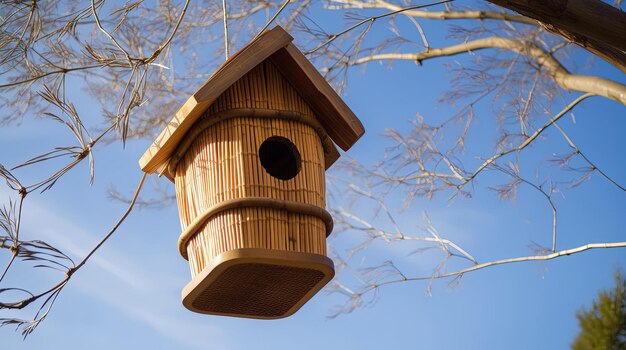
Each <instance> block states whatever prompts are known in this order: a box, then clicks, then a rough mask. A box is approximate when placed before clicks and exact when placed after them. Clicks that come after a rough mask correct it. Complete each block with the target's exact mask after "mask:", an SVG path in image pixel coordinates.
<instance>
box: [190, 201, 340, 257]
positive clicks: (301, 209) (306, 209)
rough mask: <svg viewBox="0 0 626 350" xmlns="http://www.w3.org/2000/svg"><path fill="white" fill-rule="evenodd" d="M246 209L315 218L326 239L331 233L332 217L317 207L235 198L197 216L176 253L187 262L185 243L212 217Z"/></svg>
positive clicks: (295, 203)
mask: <svg viewBox="0 0 626 350" xmlns="http://www.w3.org/2000/svg"><path fill="white" fill-rule="evenodd" d="M247 207H261V208H272V209H282V210H286V211H288V212H290V213H294V214H305V215H311V216H316V217H318V218H319V219H321V220H322V221H323V222H324V225H326V237H328V236H329V235H330V233H331V232H332V231H333V218H332V216H331V215H330V213H329V212H328V211H326V210H325V209H323V208H320V207H318V206H315V205H312V204H307V203H301V202H293V201H285V200H279V199H274V198H266V197H245V198H237V199H231V200H228V201H224V202H222V203H218V204H216V205H214V206H212V207H210V208H209V209H207V210H206V211H205V212H204V213H202V214H200V215H198V216H197V217H196V218H195V219H194V220H193V222H191V224H189V226H187V228H186V229H185V231H183V233H181V235H180V237H179V238H178V251H179V252H180V255H182V257H183V258H185V260H189V259H188V257H187V243H188V242H189V240H190V239H191V238H192V237H193V236H194V235H195V234H196V233H197V232H198V231H199V230H200V229H201V228H202V226H203V225H204V224H205V223H206V222H207V221H208V220H209V219H210V218H211V217H212V216H214V215H216V214H218V213H220V212H222V211H225V210H229V209H236V208H247Z"/></svg>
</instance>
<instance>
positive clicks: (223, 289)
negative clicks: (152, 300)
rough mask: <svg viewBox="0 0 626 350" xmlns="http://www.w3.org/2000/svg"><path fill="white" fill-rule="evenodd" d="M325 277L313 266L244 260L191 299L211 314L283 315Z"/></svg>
mask: <svg viewBox="0 0 626 350" xmlns="http://www.w3.org/2000/svg"><path fill="white" fill-rule="evenodd" d="M323 278H324V273H323V272H321V271H318V270H314V269H307V268H300V267H291V266H282V265H271V264H259V263H245V264H238V265H234V266H231V267H229V268H227V269H226V270H224V271H223V272H222V273H221V274H220V275H219V276H218V277H217V278H216V279H215V281H213V283H211V284H210V285H209V286H207V288H206V289H205V290H204V291H202V292H201V293H200V294H199V295H198V297H197V298H196V299H195V300H194V301H193V306H194V307H195V308H197V309H199V310H204V311H206V312H210V313H222V314H231V315H245V316H248V317H268V318H276V317H281V316H283V315H284V314H285V313H286V312H287V311H289V310H290V309H291V308H292V307H293V306H294V305H295V304H296V303H298V302H299V301H300V300H301V299H302V298H303V297H304V296H305V295H306V294H307V293H308V292H309V291H310V290H311V289H312V288H314V287H315V285H316V284H317V283H319V282H320V281H321V280H322V279H323Z"/></svg>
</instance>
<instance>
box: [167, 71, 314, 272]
mask: <svg viewBox="0 0 626 350" xmlns="http://www.w3.org/2000/svg"><path fill="white" fill-rule="evenodd" d="M238 108H262V109H273V110H282V111H292V112H298V113H301V114H304V115H307V116H310V117H311V118H314V115H313V112H312V111H311V109H310V108H309V107H308V106H307V104H306V103H305V102H304V100H303V99H302V98H301V97H300V96H299V95H298V93H297V92H296V91H295V90H294V89H293V87H291V86H290V85H289V83H288V82H287V81H285V80H284V79H283V78H282V76H281V75H280V73H279V72H278V70H277V69H276V67H274V66H273V64H272V63H271V62H270V61H265V62H264V63H263V64H261V65H259V66H258V67H256V68H255V69H253V70H252V71H250V72H249V73H248V74H247V75H245V76H244V77H242V78H241V79H240V80H239V81H237V82H236V83H235V84H234V85H232V86H231V87H230V88H229V89H228V90H227V91H226V92H224V94H222V95H221V96H220V97H219V98H218V100H217V101H216V102H215V103H214V104H213V105H212V106H211V107H210V108H209V110H207V112H206V113H205V115H204V116H203V117H202V118H211V115H214V114H215V113H219V112H222V111H226V110H231V109H238ZM272 136H282V137H285V138H287V139H289V140H290V141H291V142H293V143H294V144H295V145H296V147H297V149H298V151H299V153H300V156H301V169H300V172H299V173H298V175H296V176H295V177H294V178H292V179H290V180H286V181H284V180H279V179H277V178H275V177H273V176H271V175H270V174H268V173H267V172H266V171H265V169H264V168H263V167H262V165H261V162H260V160H259V154H258V150H259V147H260V145H261V144H262V143H263V141H265V140H266V139H268V138H269V137H272ZM324 170H325V167H324V153H323V148H322V144H321V141H320V138H319V136H318V134H317V133H316V131H315V130H314V129H313V128H312V127H311V126H309V125H307V124H305V123H301V122H298V121H293V120H285V119H271V118H251V117H246V116H245V115H242V116H241V117H237V118H232V119H227V120H224V121H221V122H219V123H217V124H214V125H212V126H210V127H208V128H207V129H206V130H204V131H203V132H202V133H201V134H200V135H199V136H198V137H197V138H196V140H195V141H194V142H193V144H192V145H191V147H190V148H189V149H188V150H187V152H186V153H185V155H184V156H183V158H182V159H181V160H180V162H179V163H178V166H177V168H176V181H175V182H176V197H177V200H178V208H179V213H180V217H181V224H182V227H183V230H184V229H185V228H186V227H187V226H188V225H189V224H190V223H191V222H192V221H193V220H194V219H195V218H196V216H198V215H200V214H202V213H203V212H205V211H206V210H207V209H208V208H210V207H211V206H213V205H215V204H218V203H221V202H223V201H226V200H231V199H238V198H245V197H269V198H274V199H279V200H286V201H295V202H302V203H308V204H312V205H315V206H318V207H321V208H324V207H325V183H324ZM238 248H265V249H278V250H287V251H297V252H306V253H315V254H321V255H326V229H325V225H324V222H323V221H322V220H321V219H319V218H317V217H315V216H310V215H304V214H295V213H289V212H287V211H285V210H281V209H271V208H262V207H248V208H236V209H229V210H226V211H222V212H220V213H218V214H216V215H215V216H213V217H212V218H210V219H209V220H208V221H207V223H206V225H205V226H204V227H203V228H202V229H201V230H200V231H198V233H197V234H196V235H195V236H194V237H192V238H191V239H190V240H189V243H188V245H187V255H188V258H189V263H190V267H191V272H192V276H193V277H195V276H196V275H197V274H199V273H200V272H201V271H202V269H203V268H204V267H205V266H206V265H207V264H208V263H209V262H210V260H211V259H212V258H214V257H215V256H217V255H219V254H220V253H223V252H225V251H228V250H232V249H238Z"/></svg>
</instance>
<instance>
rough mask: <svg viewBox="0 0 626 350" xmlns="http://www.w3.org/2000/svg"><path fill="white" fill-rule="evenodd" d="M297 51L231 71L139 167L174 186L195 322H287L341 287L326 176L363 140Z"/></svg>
mask: <svg viewBox="0 0 626 350" xmlns="http://www.w3.org/2000/svg"><path fill="white" fill-rule="evenodd" d="M292 39H293V38H292V37H291V36H290V35H289V34H287V33H286V32H285V31H284V30H282V29H281V28H280V27H277V28H274V29H272V30H271V31H268V32H266V33H264V34H263V35H261V36H259V37H258V38H257V39H255V40H253V41H252V42H251V43H250V44H248V45H247V46H246V47H244V48H243V49H242V50H241V51H239V52H238V53H237V54H235V55H234V56H233V57H231V59H229V60H227V61H226V62H225V63H224V64H223V65H222V66H221V67H220V68H219V69H218V70H217V72H216V73H215V74H214V75H213V76H212V77H211V78H210V79H209V80H208V81H207V82H206V83H205V84H204V85H203V86H202V87H201V88H200V89H199V90H198V91H196V93H194V95H193V96H191V97H190V98H189V99H188V100H187V102H186V103H185V104H184V105H183V106H182V107H181V109H180V110H179V111H178V113H177V114H176V115H175V116H174V118H173V119H172V121H171V122H170V123H169V124H168V125H167V127H166V128H165V130H163V132H162V133H161V134H160V135H159V137H158V138H157V140H155V142H154V143H153V145H152V146H151V147H150V148H149V149H148V150H147V151H146V153H145V154H144V156H143V157H142V158H141V160H140V165H141V167H142V169H143V170H144V171H146V172H159V173H160V174H163V175H165V176H167V177H168V178H169V179H170V180H172V181H174V182H175V184H176V197H177V201H178V208H179V214H180V219H181V225H182V229H183V232H182V234H181V235H180V237H179V240H178V249H179V251H180V253H181V255H182V256H183V257H184V258H185V259H187V260H189V265H190V268H191V274H192V281H191V282H190V283H189V284H188V285H187V286H186V287H185V288H184V289H183V293H182V298H183V305H185V307H187V308H188V309H190V310H192V311H195V312H201V313H208V314H218V315H229V316H240V317H253V318H281V317H286V316H289V315H290V314H292V313H294V312H295V311H296V310H298V309H299V308H300V307H301V306H302V305H303V304H304V303H305V302H306V301H307V300H309V299H310V298H311V297H312V296H313V295H314V294H315V293H317V292H318V291H319V290H320V289H321V288H322V287H323V286H324V285H326V283H328V282H329V281H330V280H331V279H332V277H333V276H334V267H333V263H332V261H331V260H330V259H328V257H326V237H327V236H328V235H329V234H330V233H331V231H332V227H333V221H332V217H331V216H330V214H329V213H328V212H327V211H326V210H325V206H326V202H325V174H324V172H325V170H326V169H327V168H328V167H330V166H331V165H332V164H333V163H334V162H335V161H336V160H337V159H338V158H339V153H338V152H337V149H336V148H335V144H337V145H338V146H340V147H341V148H343V149H344V150H347V149H348V148H350V147H351V146H352V145H353V144H354V142H356V140H357V139H358V138H359V137H360V136H361V135H362V134H363V132H364V130H363V126H362V124H361V123H360V122H359V120H358V119H357V118H356V116H354V114H353V113H352V111H351V110H350V109H349V108H348V107H347V106H346V105H345V103H344V102H343V101H342V100H341V99H340V98H339V96H338V95H337V94H336V93H335V91H334V90H333V89H332V88H331V87H330V86H329V85H328V84H327V82H326V81H325V80H324V78H323V77H321V75H320V74H319V72H317V70H316V69H315V68H314V67H313V66H312V65H311V64H310V62H308V61H307V60H306V58H305V57H304V56H303V55H302V53H301V52H300V51H298V49H297V48H296V47H295V46H293V44H291V40H292Z"/></svg>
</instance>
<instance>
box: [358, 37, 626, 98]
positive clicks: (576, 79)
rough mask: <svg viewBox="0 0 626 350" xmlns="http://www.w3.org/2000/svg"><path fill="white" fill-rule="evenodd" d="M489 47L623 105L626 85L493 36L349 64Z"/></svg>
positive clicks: (414, 58)
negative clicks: (531, 62) (526, 59)
mask: <svg viewBox="0 0 626 350" xmlns="http://www.w3.org/2000/svg"><path fill="white" fill-rule="evenodd" d="M488 48H499V49H504V50H509V51H514V52H516V53H518V54H521V55H525V56H528V57H532V58H534V59H535V61H536V62H537V63H538V64H539V65H540V66H541V67H542V68H545V69H546V70H547V73H548V74H549V75H550V76H551V77H552V79H554V81H555V82H556V83H557V84H558V85H559V86H560V87H562V88H563V89H566V90H572V91H580V92H587V93H593V94H596V95H599V96H604V97H606V98H610V99H612V100H614V101H617V102H619V103H621V104H623V105H626V86H624V85H622V84H620V83H618V82H615V81H613V80H610V79H605V78H601V77H594V76H588V75H575V74H571V73H570V72H568V71H567V69H565V67H563V65H562V64H561V63H560V62H559V61H558V60H557V59H556V58H554V57H553V56H552V55H551V54H550V53H548V52H547V51H546V50H544V49H542V48H541V47H539V46H537V45H536V44H534V43H531V42H522V41H520V40H515V39H510V38H503V37H498V36H492V37H488V38H483V39H477V40H473V41H468V42H465V43H462V44H458V45H452V46H448V47H443V48H434V49H429V50H426V51H424V52H418V53H383V54H375V55H370V56H366V57H361V58H358V59H356V60H354V61H352V62H350V63H348V65H360V64H364V63H367V62H371V61H378V60H392V59H393V60H411V61H416V62H418V63H421V62H422V61H425V60H427V59H430V58H435V57H444V56H454V55H458V54H462V53H467V52H470V51H477V50H482V49H488Z"/></svg>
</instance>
